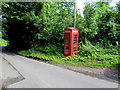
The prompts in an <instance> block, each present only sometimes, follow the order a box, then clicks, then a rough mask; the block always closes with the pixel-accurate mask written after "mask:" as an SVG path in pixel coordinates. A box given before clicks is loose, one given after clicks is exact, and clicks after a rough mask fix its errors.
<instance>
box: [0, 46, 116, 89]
mask: <svg viewBox="0 0 120 90" xmlns="http://www.w3.org/2000/svg"><path fill="white" fill-rule="evenodd" d="M0 56H1V57H2V59H1V60H2V61H0V62H2V76H3V77H2V79H4V81H6V82H5V83H7V82H9V83H7V84H4V87H7V88H118V83H115V82H110V81H106V80H103V79H98V78H95V77H91V76H88V75H84V74H82V73H77V72H73V71H70V70H67V69H63V68H60V67H57V66H54V65H51V64H47V63H43V62H39V61H35V60H33V59H29V58H26V57H23V56H19V55H16V54H14V53H11V52H8V51H6V50H5V49H4V48H3V51H2V53H0ZM0 70H1V69H0ZM0 75H1V74H0ZM0 77H1V76H0ZM8 77H9V78H8Z"/></svg>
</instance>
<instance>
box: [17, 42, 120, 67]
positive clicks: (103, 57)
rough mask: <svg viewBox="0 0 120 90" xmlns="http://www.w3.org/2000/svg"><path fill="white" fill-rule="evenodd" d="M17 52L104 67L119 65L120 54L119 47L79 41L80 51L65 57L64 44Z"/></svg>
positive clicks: (57, 61)
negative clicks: (106, 46) (104, 46)
mask: <svg viewBox="0 0 120 90" xmlns="http://www.w3.org/2000/svg"><path fill="white" fill-rule="evenodd" d="M16 53H18V54H20V55H23V56H27V57H32V58H36V59H42V60H44V61H53V62H55V63H60V64H67V65H70V66H79V67H91V68H103V67H114V68H120V66H119V62H118V59H119V55H118V50H117V47H116V48H115V47H111V48H102V47H99V46H98V45H92V44H91V43H88V42H87V43H86V44H83V43H79V51H78V52H76V53H75V55H74V56H68V57H64V55H63V45H60V44H57V45H54V44H48V45H47V46H40V47H34V48H31V49H29V50H22V51H17V52H16Z"/></svg>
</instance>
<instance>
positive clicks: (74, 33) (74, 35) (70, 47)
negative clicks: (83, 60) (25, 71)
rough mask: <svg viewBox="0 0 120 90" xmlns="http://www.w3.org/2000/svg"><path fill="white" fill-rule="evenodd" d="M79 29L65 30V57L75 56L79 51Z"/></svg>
mask: <svg viewBox="0 0 120 90" xmlns="http://www.w3.org/2000/svg"><path fill="white" fill-rule="evenodd" d="M78 36H79V33H78V29H77V28H73V27H70V28H66V29H65V30H64V56H73V55H74V53H75V52H76V51H78Z"/></svg>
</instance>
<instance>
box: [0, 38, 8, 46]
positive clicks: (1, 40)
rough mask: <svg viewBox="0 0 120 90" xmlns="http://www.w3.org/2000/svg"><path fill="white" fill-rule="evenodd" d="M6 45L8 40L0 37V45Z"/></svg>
mask: <svg viewBox="0 0 120 90" xmlns="http://www.w3.org/2000/svg"><path fill="white" fill-rule="evenodd" d="M6 45H8V41H7V40H4V39H2V38H0V46H6Z"/></svg>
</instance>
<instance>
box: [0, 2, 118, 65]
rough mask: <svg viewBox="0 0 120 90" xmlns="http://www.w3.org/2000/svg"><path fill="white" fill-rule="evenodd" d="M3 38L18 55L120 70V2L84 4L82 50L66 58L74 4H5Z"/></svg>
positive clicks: (80, 20)
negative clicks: (65, 34) (65, 43)
mask: <svg viewBox="0 0 120 90" xmlns="http://www.w3.org/2000/svg"><path fill="white" fill-rule="evenodd" d="M1 5H2V12H3V18H2V19H3V20H2V22H3V30H2V34H3V38H4V39H8V40H9V46H10V48H12V50H15V52H17V53H18V54H21V55H24V56H28V57H33V58H40V59H43V60H50V61H54V62H57V63H62V64H65V63H66V64H69V65H75V66H87V67H118V66H119V62H118V58H119V57H118V54H119V53H118V52H119V50H118V49H119V48H118V47H119V43H120V42H119V40H120V38H119V36H120V24H119V23H120V3H118V4H117V5H116V7H110V6H109V4H106V3H103V2H97V3H89V2H87V3H85V8H84V17H82V16H81V15H79V14H77V28H78V29H79V33H80V36H79V51H78V52H77V53H76V54H75V55H74V56H72V57H71V56H69V57H66V58H64V56H63V39H64V38H63V30H64V29H65V28H67V27H72V26H73V17H74V16H73V15H74V14H73V13H74V11H73V5H74V3H73V2H54V3H51V2H38V3H36V2H24V3H21V2H3V3H1Z"/></svg>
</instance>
